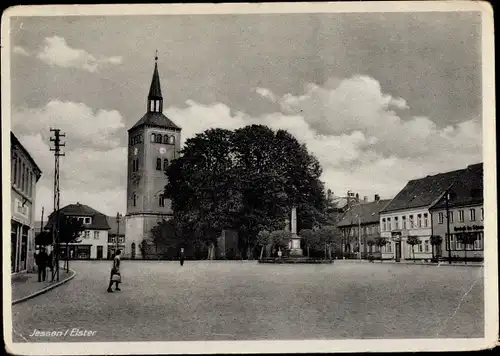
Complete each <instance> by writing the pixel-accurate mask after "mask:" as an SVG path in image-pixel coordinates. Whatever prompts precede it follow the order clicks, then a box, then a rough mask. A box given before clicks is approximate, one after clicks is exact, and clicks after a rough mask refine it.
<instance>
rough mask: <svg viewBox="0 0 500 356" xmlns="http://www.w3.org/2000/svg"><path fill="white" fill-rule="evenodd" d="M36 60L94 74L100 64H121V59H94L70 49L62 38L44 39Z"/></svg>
mask: <svg viewBox="0 0 500 356" xmlns="http://www.w3.org/2000/svg"><path fill="white" fill-rule="evenodd" d="M37 58H38V59H40V60H41V61H43V62H45V63H47V64H49V65H51V66H59V67H63V68H78V69H83V70H86V71H89V72H95V71H96V70H97V69H98V68H99V67H100V66H101V65H102V64H114V65H117V64H121V63H122V58H121V57H117V56H113V57H101V58H96V57H95V56H94V55H92V54H90V53H88V52H87V51H85V50H83V49H76V48H71V47H70V46H69V45H68V44H67V43H66V40H65V39H64V38H63V37H59V36H53V37H46V38H45V45H44V47H43V49H42V50H41V51H40V52H39V53H38V54H37Z"/></svg>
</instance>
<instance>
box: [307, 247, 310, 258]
mask: <svg viewBox="0 0 500 356" xmlns="http://www.w3.org/2000/svg"><path fill="white" fill-rule="evenodd" d="M307 257H311V253H310V251H309V246H307Z"/></svg>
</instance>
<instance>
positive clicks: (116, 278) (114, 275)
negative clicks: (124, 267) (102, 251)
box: [108, 250, 122, 293]
mask: <svg viewBox="0 0 500 356" xmlns="http://www.w3.org/2000/svg"><path fill="white" fill-rule="evenodd" d="M121 252H122V251H121V250H118V251H116V255H115V257H114V258H113V267H112V268H111V275H110V277H109V286H108V292H109V293H111V292H113V290H112V289H111V287H112V286H113V283H115V291H120V290H121V289H120V288H119V287H118V284H120V283H121V281H122V275H121V273H120V262H121V259H120V255H121Z"/></svg>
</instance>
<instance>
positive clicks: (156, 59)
mask: <svg viewBox="0 0 500 356" xmlns="http://www.w3.org/2000/svg"><path fill="white" fill-rule="evenodd" d="M155 61H158V50H156V53H155Z"/></svg>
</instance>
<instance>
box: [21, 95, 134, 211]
mask: <svg viewBox="0 0 500 356" xmlns="http://www.w3.org/2000/svg"><path fill="white" fill-rule="evenodd" d="M12 124H13V132H14V133H16V134H17V135H18V137H19V140H20V141H21V142H22V143H23V145H24V146H25V147H26V148H27V149H28V151H29V152H30V154H31V155H32V156H33V158H34V159H35V161H36V162H37V164H38V165H39V166H40V168H41V170H42V172H43V174H42V178H41V180H40V182H39V183H38V184H37V197H36V198H37V203H36V209H37V214H39V213H40V211H41V207H42V206H45V209H49V210H51V209H52V208H53V200H52V189H53V188H52V185H53V171H54V156H53V152H51V151H50V147H52V146H53V145H52V143H51V142H50V136H52V135H53V133H51V132H50V131H49V128H50V127H52V128H55V127H57V128H60V129H61V131H62V132H64V133H65V134H66V136H65V137H64V138H63V142H65V143H66V146H65V147H64V148H63V151H64V152H65V156H64V157H61V158H60V168H61V173H60V178H61V180H60V184H61V206H64V205H66V204H71V203H75V202H77V201H79V202H80V203H82V204H87V205H89V206H91V207H93V208H95V209H97V210H99V211H101V212H103V213H107V214H115V213H116V211H121V212H124V211H125V203H126V197H125V194H126V193H125V189H126V169H127V165H126V158H127V152H126V147H122V146H121V144H120V136H122V135H123V136H125V137H126V132H125V124H124V122H123V119H122V117H121V115H120V113H119V112H118V111H116V110H97V111H96V110H92V109H91V108H89V107H87V106H86V105H85V104H83V103H73V102H61V101H58V100H53V101H51V102H49V103H47V104H46V105H45V106H44V107H41V108H30V109H18V110H14V111H13V113H12ZM49 145H50V146H49Z"/></svg>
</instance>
